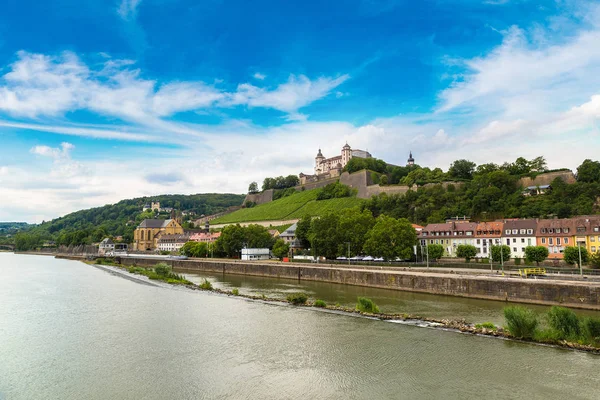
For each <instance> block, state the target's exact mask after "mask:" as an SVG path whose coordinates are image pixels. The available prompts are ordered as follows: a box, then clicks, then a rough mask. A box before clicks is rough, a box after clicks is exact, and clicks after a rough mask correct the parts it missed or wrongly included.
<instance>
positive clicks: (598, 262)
mask: <svg viewBox="0 0 600 400" xmlns="http://www.w3.org/2000/svg"><path fill="white" fill-rule="evenodd" d="M590 267H592V268H600V252H597V253H593V254H592V255H591V256H590Z"/></svg>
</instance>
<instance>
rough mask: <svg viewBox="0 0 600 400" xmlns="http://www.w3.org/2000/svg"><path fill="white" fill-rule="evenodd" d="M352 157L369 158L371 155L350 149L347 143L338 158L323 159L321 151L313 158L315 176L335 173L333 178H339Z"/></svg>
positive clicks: (363, 151)
mask: <svg viewBox="0 0 600 400" xmlns="http://www.w3.org/2000/svg"><path fill="white" fill-rule="evenodd" d="M353 157H359V158H371V153H369V152H368V151H365V150H360V149H352V148H351V147H350V146H349V145H348V143H346V144H345V145H344V147H342V152H341V154H340V155H339V156H335V157H331V158H325V157H324V156H323V153H321V149H319V152H318V153H317V156H316V157H315V175H321V174H327V173H332V172H334V171H337V174H334V175H335V176H339V174H340V173H341V171H342V169H344V167H345V166H346V164H348V161H350V160H351V159H352V158H353Z"/></svg>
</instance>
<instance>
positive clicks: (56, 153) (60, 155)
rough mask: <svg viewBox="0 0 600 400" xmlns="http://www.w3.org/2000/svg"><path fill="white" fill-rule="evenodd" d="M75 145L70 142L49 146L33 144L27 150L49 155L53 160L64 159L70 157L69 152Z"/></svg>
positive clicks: (45, 155)
mask: <svg viewBox="0 0 600 400" xmlns="http://www.w3.org/2000/svg"><path fill="white" fill-rule="evenodd" d="M74 148H75V146H73V145H72V144H71V143H68V142H63V143H61V144H60V147H49V146H34V147H32V148H31V149H30V150H29V152H30V153H32V154H37V155H40V156H44V157H51V158H53V159H55V160H64V159H69V158H70V157H71V155H70V152H71V150H73V149H74Z"/></svg>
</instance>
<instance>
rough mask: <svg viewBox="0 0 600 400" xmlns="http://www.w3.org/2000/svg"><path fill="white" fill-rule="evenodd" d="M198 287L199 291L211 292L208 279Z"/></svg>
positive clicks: (211, 287) (211, 286) (211, 288)
mask: <svg viewBox="0 0 600 400" xmlns="http://www.w3.org/2000/svg"><path fill="white" fill-rule="evenodd" d="M198 286H199V287H200V289H204V290H213V285H212V283H210V281H209V280H208V279H205V280H204V282H202V283H201V284H200V285H198Z"/></svg>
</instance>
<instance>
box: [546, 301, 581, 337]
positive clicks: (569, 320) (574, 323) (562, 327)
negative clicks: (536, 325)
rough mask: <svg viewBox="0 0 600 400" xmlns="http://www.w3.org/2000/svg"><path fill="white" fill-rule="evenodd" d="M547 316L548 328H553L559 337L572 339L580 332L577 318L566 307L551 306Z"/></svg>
mask: <svg viewBox="0 0 600 400" xmlns="http://www.w3.org/2000/svg"><path fill="white" fill-rule="evenodd" d="M547 317H548V324H549V325H550V328H552V329H553V330H555V331H556V332H557V333H558V336H559V337H560V338H561V339H567V338H571V339H574V338H577V337H578V336H579V334H580V333H581V330H580V328H579V318H577V315H576V314H575V313H574V312H573V311H571V310H569V309H568V308H564V307H558V306H553V307H552V308H551V309H550V311H548V314H547Z"/></svg>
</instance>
